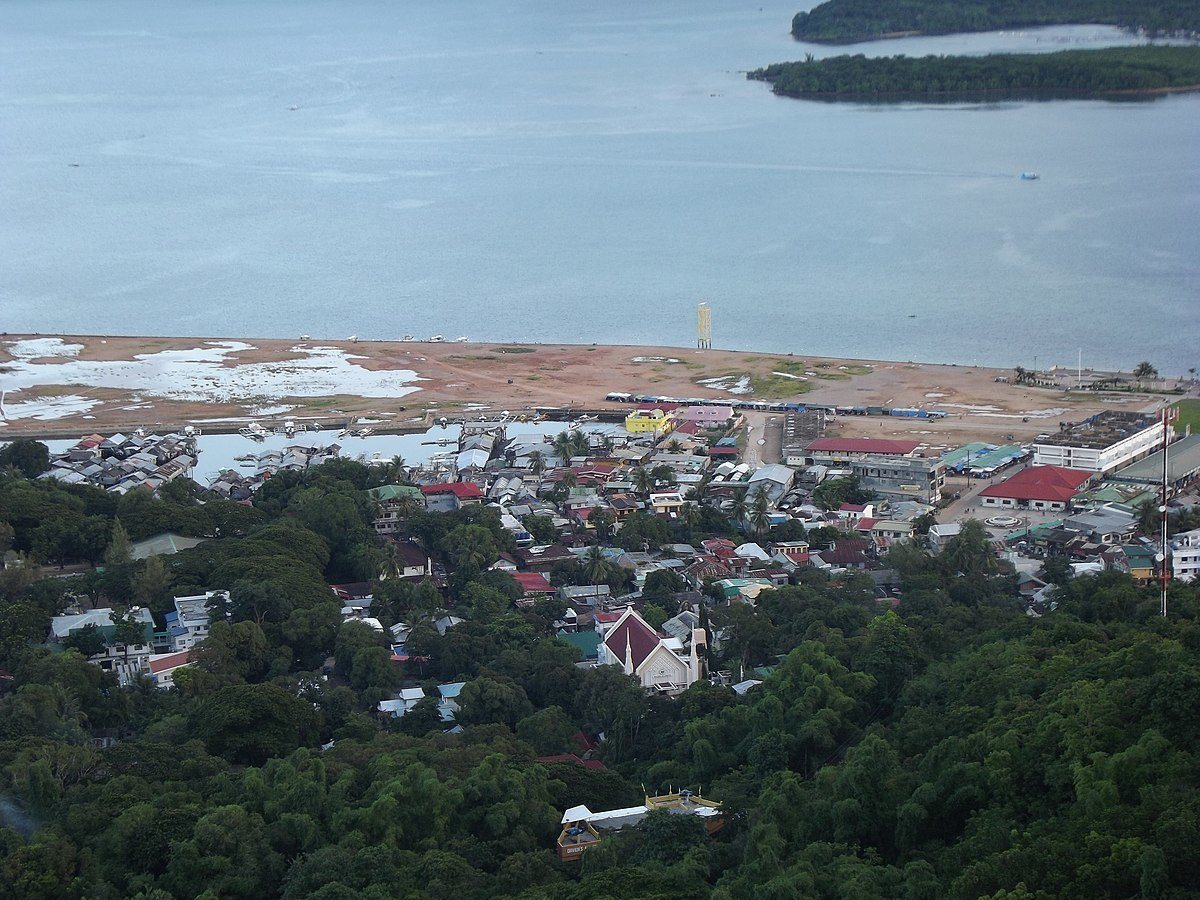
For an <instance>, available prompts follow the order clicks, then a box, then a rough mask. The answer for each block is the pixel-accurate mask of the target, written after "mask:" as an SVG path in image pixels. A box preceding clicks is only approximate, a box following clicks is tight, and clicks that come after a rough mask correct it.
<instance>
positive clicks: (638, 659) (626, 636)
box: [604, 610, 659, 670]
mask: <svg viewBox="0 0 1200 900" xmlns="http://www.w3.org/2000/svg"><path fill="white" fill-rule="evenodd" d="M658 644H659V637H658V634H657V633H656V632H655V631H654V629H653V628H651V627H650V626H649V625H647V624H646V622H645V620H644V619H642V617H641V616H639V615H638V614H637V613H635V612H634V611H633V610H630V611H629V613H628V615H626V616H625V618H624V620H623V621H622V622H621V623H620V624H619V625H617V626H616V627H614V628H613V629H612V630H611V631H609V633H608V635H607V636H606V637H605V638H604V645H605V646H606V647H608V649H609V651H610V652H611V653H612V654H613V655H614V656H616V657H617V659H619V660H620V661H621V662H622V663H624V662H625V651H626V648H628V650H629V658H630V661H631V662H632V663H633V668H634V669H635V670H636V669H637V667H638V666H640V665H641V664H642V663H644V662H645V661H646V658H647V657H648V656H649V655H650V654H651V653H653V652H654V650H655V648H657V647H658Z"/></svg>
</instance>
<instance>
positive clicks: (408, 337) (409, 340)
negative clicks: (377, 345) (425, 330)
mask: <svg viewBox="0 0 1200 900" xmlns="http://www.w3.org/2000/svg"><path fill="white" fill-rule="evenodd" d="M400 340H401V341H403V342H404V343H406V344H411V343H412V342H413V341H415V340H416V338H415V337H413V336H412V335H411V334H406V335H405V336H404V337H402V338H400Z"/></svg>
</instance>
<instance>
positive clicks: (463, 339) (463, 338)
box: [454, 334, 471, 344]
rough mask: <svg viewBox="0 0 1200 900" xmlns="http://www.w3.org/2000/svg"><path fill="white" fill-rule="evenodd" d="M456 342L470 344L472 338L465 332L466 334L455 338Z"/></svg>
mask: <svg viewBox="0 0 1200 900" xmlns="http://www.w3.org/2000/svg"><path fill="white" fill-rule="evenodd" d="M454 343H456V344H469V343H471V339H470V338H469V337H467V336H466V335H465V334H464V335H460V336H459V337H456V338H455V339H454Z"/></svg>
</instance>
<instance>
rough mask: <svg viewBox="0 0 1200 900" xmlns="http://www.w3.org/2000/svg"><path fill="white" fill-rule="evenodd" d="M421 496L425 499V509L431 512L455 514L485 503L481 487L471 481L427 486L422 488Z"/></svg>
mask: <svg viewBox="0 0 1200 900" xmlns="http://www.w3.org/2000/svg"><path fill="white" fill-rule="evenodd" d="M421 496H423V497H424V498H425V507H426V509H428V510H429V511H430V512H453V511H454V510H456V509H461V508H462V507H464V506H471V505H477V504H480V503H482V502H483V491H481V490H480V489H479V485H477V484H472V483H471V482H469V481H454V482H450V483H448V484H427V485H425V486H424V487H422V488H421Z"/></svg>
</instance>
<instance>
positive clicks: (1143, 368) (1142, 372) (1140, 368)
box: [1133, 359, 1158, 386]
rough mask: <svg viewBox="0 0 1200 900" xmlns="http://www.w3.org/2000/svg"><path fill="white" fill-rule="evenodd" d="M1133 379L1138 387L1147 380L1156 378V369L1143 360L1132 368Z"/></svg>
mask: <svg viewBox="0 0 1200 900" xmlns="http://www.w3.org/2000/svg"><path fill="white" fill-rule="evenodd" d="M1133 377H1134V378H1136V379H1137V382H1138V385H1139V386H1140V385H1141V383H1142V382H1143V381H1144V380H1145V379H1147V378H1157V377H1158V369H1156V368H1154V366H1152V365H1151V364H1150V363H1149V361H1147V360H1144V359H1143V360H1142V361H1141V362H1140V363H1138V364H1137V365H1136V366H1135V367H1134V369H1133Z"/></svg>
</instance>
